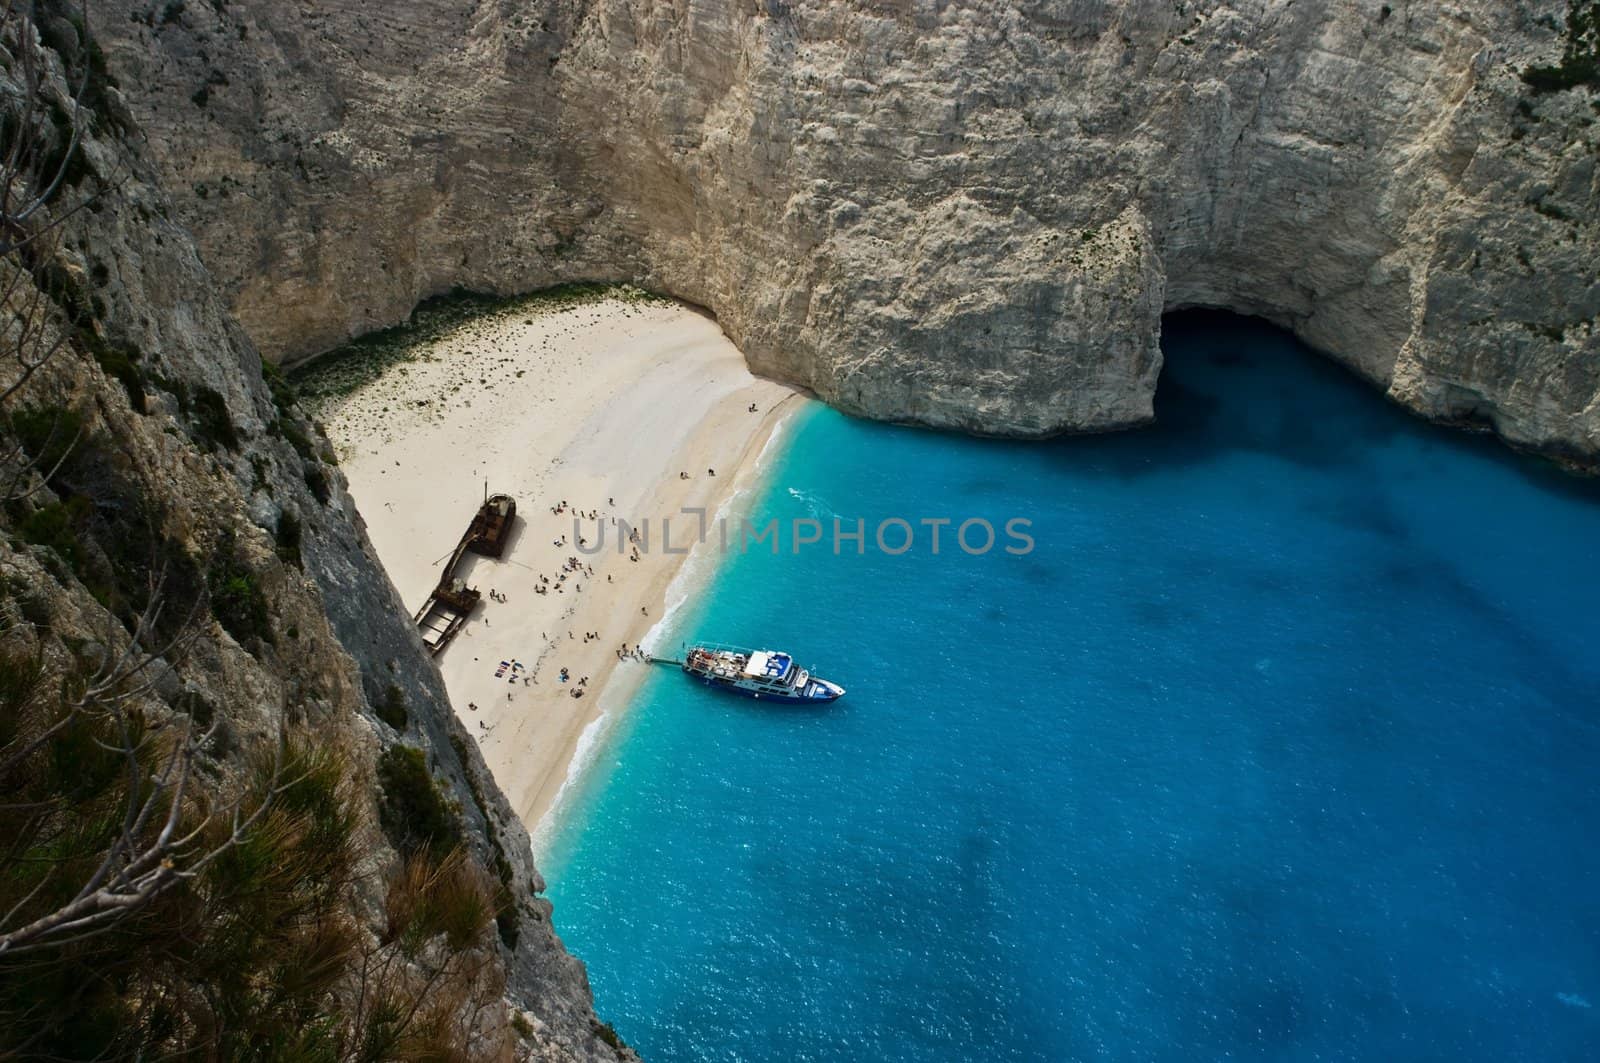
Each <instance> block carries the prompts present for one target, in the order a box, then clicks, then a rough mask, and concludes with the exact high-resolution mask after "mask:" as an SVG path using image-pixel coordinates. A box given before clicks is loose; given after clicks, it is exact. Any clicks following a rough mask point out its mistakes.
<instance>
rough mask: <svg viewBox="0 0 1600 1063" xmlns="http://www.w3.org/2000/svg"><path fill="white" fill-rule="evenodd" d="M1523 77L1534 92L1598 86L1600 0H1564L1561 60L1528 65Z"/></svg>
mask: <svg viewBox="0 0 1600 1063" xmlns="http://www.w3.org/2000/svg"><path fill="white" fill-rule="evenodd" d="M1522 80H1523V81H1525V82H1527V83H1528V84H1529V85H1530V86H1532V88H1533V90H1534V91H1535V92H1560V91H1562V90H1563V89H1573V88H1578V87H1579V86H1582V85H1587V86H1589V87H1590V88H1592V89H1600V0H1567V34H1566V43H1565V46H1564V48H1563V49H1562V53H1561V61H1560V62H1558V63H1556V64H1554V65H1550V66H1530V67H1528V68H1527V69H1525V70H1524V71H1523V72H1522Z"/></svg>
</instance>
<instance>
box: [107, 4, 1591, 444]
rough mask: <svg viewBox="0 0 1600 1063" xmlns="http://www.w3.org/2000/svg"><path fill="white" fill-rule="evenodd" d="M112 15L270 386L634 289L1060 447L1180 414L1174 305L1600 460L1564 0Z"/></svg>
mask: <svg viewBox="0 0 1600 1063" xmlns="http://www.w3.org/2000/svg"><path fill="white" fill-rule="evenodd" d="M95 6H96V8H97V9H98V10H99V11H100V12H101V18H100V22H101V27H102V33H103V34H104V35H105V36H107V37H108V38H110V39H111V45H110V48H109V50H110V51H111V53H112V59H113V67H114V69H116V70H117V71H118V72H119V73H120V76H121V78H122V81H123V83H124V85H125V86H126V87H127V89H128V91H129V93H130V95H131V96H132V97H133V101H134V109H135V111H136V112H137V113H138V115H139V117H140V119H141V121H142V122H143V124H144V125H145V126H146V127H147V129H149V131H150V135H151V138H152V146H153V149H154V151H155V153H156V154H157V155H158V156H159V157H160V159H161V163H162V166H163V168H164V170H165V172H166V175H167V177H168V180H169V183H170V185H171V186H172V188H173V189H174V191H175V194H176V196H177V199H178V204H179V211H180V215H181V217H182V219H183V221H184V222H185V223H186V224H187V225H188V226H189V227H190V228H192V229H193V230H194V231H195V232H196V233H197V234H198V236H199V241H200V244H201V247H202V250H203V254H204V256H205V258H206V260H207V262H208V263H209V265H210V267H211V269H212V270H213V272H214V273H216V274H217V275H218V277H219V278H220V279H221V280H222V282H223V284H224V286H225V289H226V291H227V293H228V295H229V297H230V300H231V303H232V306H233V308H234V310H235V311H236V312H237V314H238V315H239V317H240V319H241V320H242V321H243V322H244V324H245V326H246V328H247V329H248V330H249V331H250V333H251V334H252V336H253V337H254V338H255V339H256V341H257V343H258V344H260V345H261V346H262V348H263V349H264V350H266V351H267V352H268V353H269V355H271V356H273V357H277V358H286V359H294V358H299V357H303V356H307V355H310V354H312V353H315V352H316V351H318V350H321V349H324V348H326V347H328V346H331V345H333V344H335V343H337V342H339V341H341V340H343V339H345V338H347V337H349V336H351V335H354V334H357V333H360V332H363V331H367V330H370V329H372V328H375V327H379V326H382V325H387V324H390V323H393V322H395V321H398V320H400V319H402V318H404V317H405V316H406V315H407V314H408V313H409V312H410V310H411V308H412V307H413V306H414V305H415V303H416V302H417V301H418V300H419V299H421V298H423V297H426V296H429V295H433V294H438V293H441V292H444V291H447V290H449V289H450V288H452V287H456V286H464V287H468V288H473V289H479V290H486V291H496V292H503V293H510V292H513V291H520V290H525V289H530V288H534V287H538V286H541V285H545V284H550V283H553V282H557V281H562V280H580V279H630V278H631V279H635V280H638V281H640V282H642V283H644V284H647V285H650V286H653V287H656V288H659V289H662V290H665V291H667V292H670V293H672V294H674V295H677V296H680V297H682V298H685V299H688V300H691V301H694V302H697V303H701V304H703V305H705V306H707V307H709V308H711V309H712V310H713V311H715V312H716V314H717V315H718V317H719V319H720V320H721V321H722V322H723V324H724V327H725V328H726V329H727V331H728V333H729V335H730V336H732V338H733V339H734V340H735V341H736V342H737V343H738V344H739V345H740V346H741V348H742V349H743V350H744V351H745V352H746V354H747V356H748V357H749V359H750V361H751V363H752V364H753V365H754V366H755V367H756V368H757V369H759V370H762V371H765V372H768V373H771V374H774V375H777V376H781V377H783V378H785V379H788V380H792V381H796V382H799V383H802V384H805V385H808V386H810V387H812V388H814V389H815V390H816V391H817V392H818V393H819V394H820V395H821V396H822V397H824V398H826V399H827V400H829V401H831V402H833V403H835V404H837V405H840V406H842V407H844V408H846V409H849V410H852V411H855V412H860V413H864V414H867V415H870V416H875V417H882V418H888V419H895V420H908V421H918V422H925V423H929V424H935V425H946V426H954V427H959V428H963V429H967V430H972V431H979V432H992V433H1002V434H1017V435H1033V434H1044V433H1050V432H1056V431H1064V430H1097V429H1107V428H1115V427H1119V426H1124V425H1130V424H1136V423H1138V422H1140V421H1143V420H1145V419H1147V418H1148V417H1149V416H1150V414H1151V398H1152V395H1153V392H1154V387H1155V382H1156V377H1157V374H1158V372H1159V367H1160V353H1159V348H1158V344H1157V340H1158V335H1159V328H1160V315H1161V314H1162V312H1163V311H1164V310H1167V309H1172V308H1176V307H1183V306H1193V305H1206V306H1221V307H1227V308H1230V309H1234V310H1238V311H1242V312H1245V313H1251V314H1258V315H1261V316H1264V317H1267V318H1269V319H1271V320H1273V321H1276V322H1279V323H1281V324H1283V325H1285V326H1287V327H1289V328H1292V329H1293V330H1294V331H1295V332H1296V333H1297V334H1298V335H1299V336H1301V337H1302V338H1303V339H1305V340H1307V341H1308V342H1310V343H1311V344H1313V345H1315V346H1316V347H1318V348H1320V349H1322V350H1324V351H1326V352H1328V353H1329V354H1331V355H1332V356H1333V357H1335V358H1337V359H1339V360H1340V361H1342V362H1344V363H1346V364H1348V365H1349V366H1351V367H1352V368H1353V369H1355V370H1356V371H1357V372H1359V373H1361V374H1362V375H1363V376H1365V377H1367V378H1369V379H1371V380H1372V381H1373V382H1374V383H1375V384H1377V385H1378V386H1380V387H1383V388H1385V389H1386V390H1387V392H1388V394H1389V395H1390V396H1391V397H1393V398H1394V399H1396V400H1397V401H1399V402H1401V403H1404V404H1405V405H1407V406H1409V407H1411V408H1412V409H1414V410H1416V411H1418V412H1419V413H1422V414H1424V415H1425V416H1429V417H1433V418H1439V419H1445V420H1453V421H1466V422H1472V423H1481V424H1490V425H1492V426H1493V427H1494V428H1496V429H1497V430H1498V431H1500V432H1501V433H1502V434H1503V435H1504V436H1506V437H1507V438H1508V439H1510V440H1512V441H1513V442H1516V443H1519V444H1522V445H1527V446H1531V447H1535V448H1539V449H1543V450H1546V451H1550V452H1555V453H1559V454H1564V455H1566V456H1569V457H1572V458H1574V459H1578V460H1589V461H1592V460H1594V459H1595V458H1596V457H1597V455H1600V408H1597V398H1596V396H1597V391H1600V346H1597V340H1596V336H1595V320H1596V316H1597V314H1600V285H1597V284H1596V280H1595V269H1594V262H1595V261H1596V260H1597V259H1600V237H1597V224H1596V219H1597V216H1600V211H1597V206H1600V193H1597V181H1596V175H1595V162H1596V158H1597V134H1596V127H1595V125H1594V118H1595V111H1594V103H1593V96H1592V95H1591V94H1590V93H1589V92H1588V91H1587V90H1586V89H1583V88H1579V89H1573V90H1568V91H1562V92H1552V93H1547V94H1543V95H1534V94H1532V92H1531V91H1530V89H1529V88H1528V86H1527V85H1526V84H1525V83H1524V82H1523V81H1522V79H1521V78H1520V76H1519V72H1520V71H1521V70H1522V69H1523V68H1525V67H1526V66H1527V65H1528V64H1530V63H1535V62H1548V61H1551V60H1552V59H1554V58H1555V57H1556V56H1558V55H1559V54H1560V52H1561V50H1562V33H1563V25H1564V19H1565V14H1566V7H1565V2H1564V0H1528V2H1523V3H1518V4H1501V3H1494V2H1490V0H1466V2H1461V3H1456V4H1450V5H1442V4H1433V3H1418V2H1413V3H1406V2H1394V3H1391V4H1378V3H1372V2H1353V0H1336V2H1330V3H1320V4H1307V3H1292V2H1289V0H1255V2H1238V3H1231V4H1230V3H1208V2H1202V3H1172V2H1170V0H1161V2H1154V0H1136V2H1132V3H1126V4H1113V3H1108V2H1096V0H1034V2H1026V0H1009V2H1004V0H974V2H971V3H965V4H947V3H938V2H933V0H906V2H895V0H884V2H881V3H872V4H867V3H853V4H852V3H840V2H824V0H796V2H792V3H785V2H782V0H763V2H760V3H748V2H745V3H727V2H722V3H707V2H698V0H689V2H682V0H679V2H664V0H642V2H641V0H631V2H630V0H553V2H550V0H547V2H531V3H523V2H512V0H398V2H395V3H385V4H382V5H378V4H372V3H369V2H366V0H326V2H322V3H319V4H317V5H315V6H314V7H311V6H306V5H284V4H279V3H268V2H267V0H233V2H231V3H229V4H227V5H207V4H189V5H188V6H187V7H184V6H183V5H168V7H167V8H166V9H161V8H160V7H159V5H157V7H155V8H152V7H151V6H150V4H149V2H148V0H138V2H131V0H97V3H96V4H95ZM174 7H177V8H180V9H181V10H179V11H178V12H177V13H175V14H172V13H171V12H172V11H173V8H174Z"/></svg>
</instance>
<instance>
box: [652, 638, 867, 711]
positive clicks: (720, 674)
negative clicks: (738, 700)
mask: <svg viewBox="0 0 1600 1063" xmlns="http://www.w3.org/2000/svg"><path fill="white" fill-rule="evenodd" d="M683 670H684V671H685V672H687V673H689V674H690V675H692V676H694V677H695V678H696V679H700V680H702V681H703V682H705V683H706V684H707V685H708V686H714V687H720V688H721V689H723V690H731V691H733V692H734V693H735V694H743V695H744V696H745V697H747V698H756V699H757V700H760V701H782V702H788V703H791V704H815V703H819V702H828V701H833V700H834V699H836V698H839V697H842V696H843V695H844V687H842V686H840V685H839V684H837V683H830V682H828V681H827V680H826V679H818V678H817V677H816V676H814V675H812V674H811V673H810V672H808V671H806V670H805V669H804V668H801V667H800V666H799V665H797V664H795V663H794V658H793V657H791V656H790V655H789V654H787V653H778V652H776V651H774V650H746V649H740V648H738V647H736V646H709V645H708V646H691V647H690V648H689V652H688V654H687V655H686V656H685V657H684V659H683Z"/></svg>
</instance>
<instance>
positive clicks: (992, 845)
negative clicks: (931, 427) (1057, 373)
mask: <svg viewBox="0 0 1600 1063" xmlns="http://www.w3.org/2000/svg"><path fill="white" fill-rule="evenodd" d="M1164 347H1165V350H1166V355H1167V367H1166V369H1164V371H1163V374H1162V380H1161V390H1160V394H1159V396H1158V402H1157V413H1158V417H1159V424H1158V426H1157V427H1154V428H1152V429H1149V430H1146V431H1140V432H1132V433H1126V434H1121V435H1115V436H1102V437H1094V438H1069V439H1061V440H1057V441H1053V442H1048V443H1035V444H1014V443H1003V442H991V441H980V440H971V439H964V438H959V437H955V436H951V435H942V434H936V433H931V432H925V431H919V430H914V429H906V428H894V427H887V426H884V425H878V424H869V423H866V422H862V421H857V420H852V419H850V418H847V417H845V416H842V415H840V414H837V413H835V412H833V411H830V410H819V411H818V412H816V413H814V414H811V415H809V416H807V417H806V418H805V419H804V420H803V421H802V422H801V423H800V424H799V425H798V426H797V427H796V428H794V430H793V432H792V436H791V439H790V444H789V445H788V447H787V448H786V452H785V454H784V455H783V456H782V457H780V458H778V459H777V460H776V461H775V462H774V464H773V466H772V472H771V479H770V483H769V485H768V486H767V487H766V489H765V490H764V493H763V494H762V496H761V497H760V499H759V500H758V501H756V502H755V504H754V507H753V508H754V512H755V515H756V518H757V523H758V524H759V523H761V522H762V521H764V520H765V519H766V518H768V517H773V516H775V517H778V518H781V519H782V520H784V521H788V520H790V519H792V518H795V517H808V516H809V517H815V518H819V519H821V520H823V521H826V522H831V520H832V518H833V517H834V516H835V515H838V516H840V517H841V518H844V519H845V520H846V522H847V524H846V527H847V529H848V528H849V527H851V526H853V523H854V520H855V518H857V517H860V518H864V519H866V520H867V522H868V528H869V543H868V546H869V550H868V553H867V555H866V556H864V557H858V556H855V555H854V554H853V553H848V554H847V555H846V556H842V557H835V556H833V554H832V552H831V550H830V549H823V548H818V547H809V548H805V549H803V552H802V553H801V554H799V555H798V556H796V555H793V554H790V553H787V552H786V553H784V554H783V555H782V556H778V557H774V556H772V555H771V554H770V553H769V552H767V551H766V550H765V548H763V549H761V550H759V551H753V552H750V553H747V554H745V555H743V556H738V557H734V558H732V559H730V560H728V561H726V562H725V563H724V564H723V565H722V566H721V567H720V569H719V570H718V572H717V575H716V576H715V578H714V579H713V580H712V581H711V583H710V586H709V588H708V589H707V590H706V592H705V593H704V595H703V596H702V597H699V598H698V599H696V601H695V602H694V603H693V604H692V605H690V606H688V607H686V608H684V609H683V610H682V611H680V613H679V614H678V616H677V621H678V630H679V632H680V633H681V635H682V637H685V638H691V639H694V638H701V639H720V640H725V641H736V642H754V643H757V644H760V645H765V646H771V647H774V648H782V649H788V650H792V651H793V652H794V653H795V654H796V655H797V656H798V657H799V658H800V659H801V661H802V662H803V663H805V664H808V665H810V666H812V667H813V668H814V669H815V670H816V671H817V672H818V673H819V674H821V675H823V676H825V677H827V678H831V679H834V680H836V681H838V682H840V683H842V684H844V685H845V686H846V687H848V688H849V694H848V695H847V696H846V697H845V698H844V699H843V700H841V701H839V702H838V703H836V704H835V705H834V706H832V707H830V708H826V709H783V708H778V707H775V706H770V705H763V704H759V703H754V702H748V701H745V700H743V699H740V698H736V697H733V696H729V695H726V694H719V693H716V692H712V691H709V690H707V689H705V688H703V687H700V686H697V685H693V684H692V683H691V682H690V681H689V680H688V679H687V678H685V677H684V676H682V675H681V674H679V673H678V672H677V671H676V670H673V669H668V668H657V669H655V674H653V676H652V678H651V679H650V680H649V681H648V682H647V683H646V685H645V687H644V688H643V690H642V692H641V693H640V695H639V697H638V699H637V701H636V703H635V705H634V707H633V709H632V711H631V714H629V715H628V716H627V717H626V719H625V721H624V722H623V723H622V724H620V725H619V726H618V727H617V729H616V730H615V731H614V732H613V735H612V737H611V740H610V741H608V742H607V743H606V744H605V745H604V747H603V748H602V749H601V750H600V752H599V753H598V755H597V758H596V761H595V766H594V769H593V770H592V771H591V772H590V773H589V774H588V775H587V776H586V779H585V783H584V785H583V787H582V791H581V793H580V794H579V796H578V797H577V798H576V799H575V800H574V801H573V802H572V804H571V806H570V810H569V813H568V815H567V816H566V818H565V820H564V823H563V825H562V827H561V830H560V831H559V834H558V836H557V838H556V839H555V841H554V842H553V843H552V851H551V852H550V853H549V854H548V855H547V857H546V860H545V864H546V871H547V874H548V876H549V879H550V895H551V897H552V898H553V900H554V901H555V905H556V910H555V921H556V926H557V929H558V930H559V932H560V933H561V934H562V936H563V937H564V938H565V940H566V942H567V943H568V945H569V946H570V947H571V948H572V949H573V950H575V951H576V952H577V953H578V955H579V956H581V957H582V958H583V959H584V960H585V961H587V963H588V965H589V974H590V978H591V980H592V982H593V985H594V990H595V997H596V1003H597V1006H598V1009H599V1011H600V1013H601V1014H602V1015H603V1016H604V1017H606V1018H608V1019H610V1020H611V1021H612V1022H613V1023H614V1024H615V1026H616V1028H617V1029H618V1031H619V1032H620V1033H621V1034H622V1035H623V1037H624V1038H625V1039H626V1040H627V1041H629V1042H630V1043H631V1044H633V1045H634V1046H636V1047H637V1048H638V1049H639V1050H640V1052H641V1053H642V1054H643V1055H644V1057H645V1058H646V1059H648V1060H656V1061H663V1060H690V1059H715V1060H771V1061H791V1060H852V1061H853V1060H865V1059H891V1060H1173V1061H1179V1060H1182V1061H1190V1060H1214V1059H1230V1060H1451V1061H1457V1060H1495V1061H1502V1060H1592V1059H1600V807H1597V798H1600V652H1597V641H1600V640H1597V635H1600V489H1596V487H1595V485H1592V484H1586V483H1581V482H1578V481H1574V480H1571V479H1569V478H1565V477H1563V476H1561V475H1560V474H1558V473H1556V472H1554V471H1552V470H1550V469H1549V468H1547V467H1544V466H1542V465H1540V464H1539V463H1537V462H1534V461H1531V460H1529V459H1525V458H1519V457H1517V456H1515V455H1513V454H1512V453H1510V452H1509V451H1507V450H1506V449H1505V448H1503V447H1502V446H1500V445H1498V444H1496V443H1495V442H1493V441H1492V440H1489V439H1486V438H1480V437H1471V436H1467V435H1464V434H1460V433H1455V432H1451V431H1448V430H1445V429H1442V428H1437V427H1432V426H1429V425H1426V424H1424V423H1421V422H1420V421H1417V420H1415V419H1413V418H1411V417H1410V416H1408V415H1406V414H1405V413H1403V412H1401V411H1400V410H1397V409H1394V408H1392V407H1390V406H1389V405H1387V404H1386V403H1385V402H1384V401H1383V400H1382V398H1381V397H1379V395H1378V394H1377V393H1376V392H1375V391H1373V390H1372V389H1371V388H1369V387H1367V386H1366V385H1364V384H1361V383H1359V382H1357V381H1356V380H1354V379H1353V378H1351V377H1350V376H1349V375H1348V374H1346V373H1345V372H1344V371H1342V370H1341V369H1339V368H1338V367H1336V366H1334V365H1332V364H1331V363H1329V362H1327V361H1325V360H1323V359H1321V358H1319V357H1318V356H1317V355H1315V354H1313V353H1312V352H1310V351H1308V350H1306V349H1305V348H1303V347H1301V346H1300V345H1298V344H1297V343H1296V342H1294V341H1293V340H1292V339H1291V338H1289V337H1288V336H1286V335H1285V334H1284V333H1282V332H1279V331H1277V330H1275V329H1273V328H1271V327H1269V326H1266V325H1263V324H1260V323H1257V322H1253V321H1249V320H1244V319H1239V318H1233V317H1227V316H1222V315H1207V314H1199V315H1185V316H1179V317H1174V318H1172V319H1169V321H1168V322H1167V338H1166V340H1165V342H1164ZM896 516H898V517H902V518H904V519H907V520H909V521H912V522H913V523H914V522H916V521H918V520H920V519H922V518H924V517H928V518H935V517H951V518H955V519H956V520H958V521H959V520H961V519H964V518H969V517H982V518H986V519H989V520H990V521H992V522H993V523H994V524H995V525H996V526H997V527H998V526H999V525H1001V524H1002V523H1003V522H1004V521H1005V520H1006V519H1008V518H1011V517H1023V518H1027V519H1030V520H1031V521H1032V528H1031V534H1032V535H1033V537H1034V539H1035V541H1036V545H1035V548H1034V549H1033V552H1032V553H1030V554H1027V555H1025V556H1012V555H1009V554H1006V553H1004V552H1002V551H1001V550H1000V549H999V545H997V547H996V548H995V549H994V550H993V551H991V552H990V553H988V554H985V555H983V556H968V555H966V554H964V553H963V552H961V551H960V550H959V549H956V548H953V547H952V545H951V543H950V541H949V538H948V536H949V534H950V532H949V530H948V529H947V530H946V531H945V533H944V535H945V537H946V538H945V541H943V542H942V543H941V552H940V553H939V554H938V555H937V556H935V555H933V554H932V553H931V551H930V550H929V549H928V544H927V541H926V539H925V538H924V539H923V541H922V542H920V543H918V545H917V546H916V547H915V548H913V549H912V550H911V551H910V552H908V553H906V554H904V555H902V556H898V557H896V556H886V555H884V554H882V553H879V552H877V550H876V548H875V547H873V546H872V544H871V542H870V529H871V527H872V526H873V525H875V524H876V523H877V522H878V521H879V520H881V519H884V518H888V517H896ZM829 526H830V528H831V523H830V525H829ZM899 538H900V536H899V534H898V533H896V534H895V535H894V536H893V537H891V540H890V542H891V545H897V540H898V539H899ZM973 539H974V540H978V539H981V536H978V535H976V534H975V535H974V536H973ZM1003 541H1004V540H1002V542H1003ZM846 545H847V547H848V546H849V544H846ZM785 546H786V547H787V543H786V544H785Z"/></svg>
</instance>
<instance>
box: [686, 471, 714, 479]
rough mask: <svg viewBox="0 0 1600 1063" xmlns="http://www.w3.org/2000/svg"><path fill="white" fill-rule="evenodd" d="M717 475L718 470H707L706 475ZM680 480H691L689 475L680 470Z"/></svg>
mask: <svg viewBox="0 0 1600 1063" xmlns="http://www.w3.org/2000/svg"><path fill="white" fill-rule="evenodd" d="M716 474H717V470H715V469H707V470H706V475H707V476H715V475H716ZM678 479H680V480H687V479H689V474H688V473H686V472H684V471H682V470H681V469H680V470H679V471H678Z"/></svg>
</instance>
